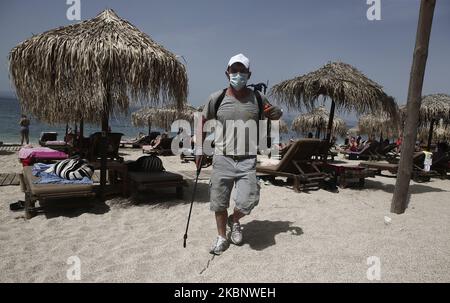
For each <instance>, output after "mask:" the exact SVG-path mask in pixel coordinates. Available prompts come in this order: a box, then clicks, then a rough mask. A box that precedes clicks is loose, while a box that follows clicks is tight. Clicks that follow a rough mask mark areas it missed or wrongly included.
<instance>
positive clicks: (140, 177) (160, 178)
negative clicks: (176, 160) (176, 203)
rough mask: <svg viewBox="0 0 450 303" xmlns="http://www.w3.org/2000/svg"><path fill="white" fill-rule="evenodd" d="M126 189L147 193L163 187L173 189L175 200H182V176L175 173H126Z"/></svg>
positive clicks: (183, 181) (183, 183)
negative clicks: (127, 182) (174, 190)
mask: <svg viewBox="0 0 450 303" xmlns="http://www.w3.org/2000/svg"><path fill="white" fill-rule="evenodd" d="M128 181H129V185H128V187H129V188H130V189H131V191H148V190H154V189H159V188H164V187H175V189H176V195H177V198H179V199H181V198H183V186H185V185H186V182H185V180H183V176H182V175H180V174H177V173H173V172H168V171H162V172H136V171H129V172H128Z"/></svg>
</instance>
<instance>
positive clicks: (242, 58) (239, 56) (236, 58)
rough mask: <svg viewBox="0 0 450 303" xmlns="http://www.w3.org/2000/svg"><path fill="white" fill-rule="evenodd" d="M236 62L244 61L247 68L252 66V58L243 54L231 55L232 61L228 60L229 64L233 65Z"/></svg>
mask: <svg viewBox="0 0 450 303" xmlns="http://www.w3.org/2000/svg"><path fill="white" fill-rule="evenodd" d="M236 62H239V63H242V64H243V65H244V66H245V68H247V69H248V68H249V67H250V60H248V58H247V57H246V56H244V55H243V54H237V55H236V56H233V57H231V58H230V61H228V66H231V65H233V64H234V63H236Z"/></svg>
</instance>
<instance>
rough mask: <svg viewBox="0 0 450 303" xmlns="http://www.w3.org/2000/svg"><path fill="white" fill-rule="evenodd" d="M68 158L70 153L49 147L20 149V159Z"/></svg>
mask: <svg viewBox="0 0 450 303" xmlns="http://www.w3.org/2000/svg"><path fill="white" fill-rule="evenodd" d="M27 158H37V159H54V160H59V159H67V158H68V155H67V154H66V153H64V152H62V151H57V150H54V149H51V148H48V147H31V148H30V147H22V148H21V149H20V150H19V159H27Z"/></svg>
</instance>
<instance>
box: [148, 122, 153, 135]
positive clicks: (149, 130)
mask: <svg viewBox="0 0 450 303" xmlns="http://www.w3.org/2000/svg"><path fill="white" fill-rule="evenodd" d="M151 132H152V123H151V122H148V135H149V136H150V134H151Z"/></svg>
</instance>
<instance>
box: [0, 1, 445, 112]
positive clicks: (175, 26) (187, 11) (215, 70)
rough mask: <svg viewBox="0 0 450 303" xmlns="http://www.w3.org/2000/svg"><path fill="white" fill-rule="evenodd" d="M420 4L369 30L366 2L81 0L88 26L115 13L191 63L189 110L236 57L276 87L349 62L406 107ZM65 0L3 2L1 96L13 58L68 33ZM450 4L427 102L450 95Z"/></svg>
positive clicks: (391, 12) (396, 5)
mask: <svg viewBox="0 0 450 303" xmlns="http://www.w3.org/2000/svg"><path fill="white" fill-rule="evenodd" d="M419 5H420V1H419V0H381V18H382V20H381V21H368V20H367V18H366V11H367V9H368V5H367V4H366V0H340V1H336V0H323V1H320V0H303V1H300V0H297V1H283V0H280V1H243V0H239V1H235V0H227V1H206V0H204V1H196V0H189V1H181V0H179V1H162V0H160V1H148V0H146V1H137V0H127V1H125V0H116V1H104V0H81V18H82V19H89V18H92V17H94V16H95V15H97V14H98V13H99V12H100V11H102V10H103V9H105V8H112V9H114V10H115V11H116V13H117V14H119V16H121V17H122V18H125V19H127V20H128V21H130V22H131V23H133V24H134V25H135V26H137V27H138V28H139V29H140V30H142V31H144V32H146V33H147V34H149V35H150V36H151V37H152V38H153V39H154V40H155V41H157V42H158V43H160V44H162V45H163V46H165V47H166V48H167V49H169V50H171V51H172V52H174V53H176V54H178V55H182V56H183V57H184V58H186V60H187V70H188V76H189V91H190V95H189V102H191V103H192V104H194V105H199V104H202V103H204V101H205V100H206V98H207V96H208V95H209V94H210V93H211V92H212V91H215V90H218V89H220V88H222V87H224V86H226V84H227V83H226V78H225V75H224V70H225V66H226V63H227V61H228V59H229V57H230V56H232V55H234V54H236V53H239V52H242V53H244V54H246V55H247V56H248V57H249V58H250V60H251V69H252V71H253V81H256V82H260V81H267V80H268V81H269V85H273V84H276V83H278V82H280V81H282V80H285V79H290V78H292V77H294V76H297V75H301V74H304V73H307V72H309V71H312V70H314V69H316V68H319V67H320V66H322V65H324V64H326V63H327V62H328V61H334V60H340V61H344V62H347V63H350V64H352V65H354V66H356V67H357V68H358V69H360V70H361V71H363V72H364V73H365V74H366V75H367V76H368V77H370V78H371V79H373V80H375V81H377V82H378V83H380V84H381V85H382V86H384V88H385V91H386V92H387V93H388V94H390V95H392V96H394V97H395V98H396V100H397V102H398V103H399V104H403V103H405V102H406V96H407V90H408V81H409V72H410V68H411V61H412V52H413V47H414V41H415V34H416V29H417V19H418V13H419ZM67 8H68V5H67V4H66V0H40V1H31V0H28V1H25V0H15V1H8V2H7V1H2V2H1V4H0V37H1V44H0V92H9V91H11V87H10V83H9V78H8V63H7V57H8V52H9V50H10V49H11V48H12V47H14V46H15V45H16V44H18V43H19V42H21V41H23V40H24V39H26V38H28V37H30V36H31V35H32V34H38V33H41V32H43V31H45V30H48V29H51V28H54V27H57V26H61V25H66V24H70V23H71V22H73V21H69V20H67V19H66V10H67ZM449 55H450V1H447V0H437V5H436V10H435V16H434V22H433V29H432V33H431V41H430V50H429V56H428V62H427V69H426V75H425V82H424V89H423V94H429V93H436V92H444V93H450V85H449V84H450V56H449Z"/></svg>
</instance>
